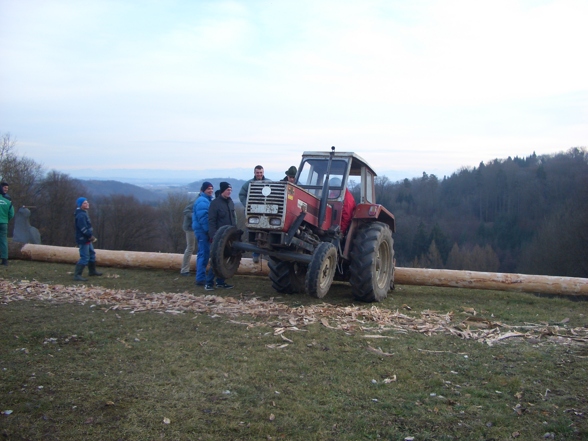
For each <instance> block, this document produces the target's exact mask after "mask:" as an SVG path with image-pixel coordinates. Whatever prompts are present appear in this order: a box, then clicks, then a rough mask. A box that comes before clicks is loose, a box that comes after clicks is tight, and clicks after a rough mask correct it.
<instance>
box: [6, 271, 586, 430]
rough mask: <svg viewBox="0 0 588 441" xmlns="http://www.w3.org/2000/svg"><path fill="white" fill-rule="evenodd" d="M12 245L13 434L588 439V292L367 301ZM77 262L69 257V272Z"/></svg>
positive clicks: (9, 349) (342, 288) (417, 294)
mask: <svg viewBox="0 0 588 441" xmlns="http://www.w3.org/2000/svg"><path fill="white" fill-rule="evenodd" d="M72 270H73V266H72V265H61V264H50V263H40V262H26V261H11V262H10V266H9V267H7V268H2V269H1V271H0V283H1V286H2V291H1V293H0V303H1V304H0V329H1V332H0V411H1V412H2V414H1V415H0V436H1V437H2V438H3V439H8V440H84V439H92V440H155V439H158V440H159V439H163V440H250V439H253V440H282V439H283V440H372V439H386V440H404V439H410V438H411V437H414V440H433V439H434V440H453V439H463V440H508V439H518V440H540V439H557V440H564V439H565V440H576V439H577V440H580V439H588V421H587V419H586V418H587V416H588V393H587V392H588V387H587V386H586V378H587V368H588V346H587V341H588V320H587V316H588V303H587V302H584V301H572V300H570V299H565V298H547V297H538V296H534V295H532V294H520V293H507V292H498V291H475V290H465V289H450V288H432V287H416V286H399V287H397V289H396V290H395V291H393V292H390V293H389V297H388V299H387V300H386V301H385V302H382V303H379V304H376V305H373V304H357V303H354V302H353V299H352V297H351V292H350V288H349V286H348V285H346V284H342V283H341V284H335V285H334V286H333V288H332V289H331V291H330V292H329V294H328V295H327V297H325V299H324V302H323V301H319V300H316V299H311V298H309V297H305V296H299V295H294V296H281V295H278V294H277V293H275V291H273V290H272V289H271V285H270V283H269V281H268V280H267V279H265V278H255V277H236V278H234V279H232V281H231V283H234V284H235V288H234V289H232V290H223V291H219V290H216V291H214V292H213V293H212V294H213V296H208V297H206V294H209V293H208V292H205V291H204V290H203V289H202V287H196V286H194V279H193V278H192V277H189V278H188V277H180V276H179V273H178V272H175V271H174V272H172V271H158V270H139V269H114V268H105V269H102V270H103V271H104V273H105V275H104V276H102V277H99V278H91V280H90V281H89V282H88V283H87V284H85V285H84V284H79V283H74V282H73V281H72V280H71V278H72V274H71V271H72ZM68 272H69V274H68Z"/></svg>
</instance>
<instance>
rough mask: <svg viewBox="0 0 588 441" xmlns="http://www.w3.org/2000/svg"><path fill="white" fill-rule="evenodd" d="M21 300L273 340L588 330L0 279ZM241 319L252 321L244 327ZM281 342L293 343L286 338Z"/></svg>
mask: <svg viewBox="0 0 588 441" xmlns="http://www.w3.org/2000/svg"><path fill="white" fill-rule="evenodd" d="M24 300H40V301H48V302H56V303H79V304H82V305H85V304H88V303H91V304H92V305H97V306H102V307H104V311H105V312H108V311H121V310H125V311H129V312H130V313H131V314H133V313H138V312H144V311H154V312H160V313H170V314H182V313H184V312H192V313H195V314H209V315H211V316H219V315H224V316H228V317H230V321H231V322H233V323H237V324H240V325H246V326H247V327H256V326H272V327H274V328H275V331H274V333H275V335H282V336H283V333H284V332H286V331H287V332H299V331H302V330H303V329H301V328H303V327H305V326H307V325H310V324H314V323H320V324H322V325H323V326H325V327H328V328H331V329H337V330H341V331H345V332H349V333H361V332H366V333H369V334H366V335H364V336H365V337H366V338H374V337H375V336H374V335H373V333H374V332H379V333H386V332H393V333H395V334H406V333H409V332H418V333H421V334H424V335H427V336H432V335H436V334H448V335H454V336H457V337H459V338H462V339H471V340H476V341H479V342H482V343H486V344H488V345H490V346H491V345H494V344H496V343H499V342H502V341H504V340H511V339H517V340H519V339H525V340H528V341H529V342H531V343H538V342H541V341H549V342H553V343H559V344H580V345H585V344H587V343H588V328H586V327H579V328H569V327H566V326H564V325H565V324H564V323H559V324H552V325H547V324H544V323H541V324H536V325H534V324H529V323H525V324H524V325H521V326H511V325H506V324H504V323H500V322H496V321H494V320H489V319H485V318H483V317H480V316H470V317H468V318H467V319H465V320H463V321H454V314H453V312H447V313H439V312H436V311H430V310H424V311H421V312H420V313H418V312H416V311H412V313H413V315H411V316H409V315H406V314H403V313H400V312H398V310H396V311H392V310H390V309H386V308H381V307H378V306H370V307H360V306H335V305H329V304H327V303H322V304H320V305H311V306H299V307H295V308H293V307H290V306H288V305H286V304H283V303H279V302H276V301H275V300H274V299H273V298H271V299H269V300H259V299H257V298H247V299H238V298H234V297H219V296H214V295H202V296H195V295H193V294H190V293H188V292H184V293H167V292H162V293H156V294H146V293H143V292H140V291H137V290H130V289H129V290H115V289H105V288H102V287H95V286H90V287H88V286H84V285H75V286H64V285H48V284H44V283H39V282H37V281H28V280H21V281H20V282H11V281H8V280H5V279H0V302H1V303H2V304H7V303H10V302H16V301H24ZM243 316H248V317H250V318H253V319H256V320H255V321H252V322H245V321H244V318H243ZM237 317H239V318H240V320H239V321H236V320H234V319H235V318H237ZM259 319H262V320H259ZM283 337H285V336H283ZM284 340H286V341H291V340H290V339H287V338H284ZM122 343H124V342H122ZM386 355H388V354H386Z"/></svg>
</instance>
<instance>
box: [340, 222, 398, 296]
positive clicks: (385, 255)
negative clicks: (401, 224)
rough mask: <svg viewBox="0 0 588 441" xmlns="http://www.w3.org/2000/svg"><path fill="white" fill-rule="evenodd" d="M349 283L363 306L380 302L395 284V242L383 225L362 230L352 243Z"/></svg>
mask: <svg viewBox="0 0 588 441" xmlns="http://www.w3.org/2000/svg"><path fill="white" fill-rule="evenodd" d="M349 271H350V273H351V276H350V278H349V283H351V288H352V291H353V296H354V297H355V298H356V299H357V300H360V301H363V302H381V301H382V300H384V299H385V298H386V297H387V296H388V290H390V288H391V287H392V286H393V284H394V241H393V240H392V232H391V231H390V227H388V225H386V224H384V223H382V222H372V223H369V224H366V225H365V226H363V227H362V228H361V229H360V230H359V231H358V233H357V235H356V236H355V239H354V240H353V251H352V252H351V264H350V266H349Z"/></svg>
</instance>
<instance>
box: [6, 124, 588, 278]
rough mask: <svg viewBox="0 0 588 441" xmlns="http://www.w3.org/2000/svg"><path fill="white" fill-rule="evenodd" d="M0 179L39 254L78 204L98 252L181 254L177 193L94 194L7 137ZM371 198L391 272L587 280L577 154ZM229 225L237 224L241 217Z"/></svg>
mask: <svg viewBox="0 0 588 441" xmlns="http://www.w3.org/2000/svg"><path fill="white" fill-rule="evenodd" d="M0 177H1V178H2V180H5V181H7V182H8V183H9V184H10V191H9V193H10V195H11V196H12V200H13V203H14V205H15V208H16V209H18V208H19V207H22V206H28V207H31V208H30V209H31V212H32V215H31V224H32V225H33V226H35V227H37V228H38V229H39V231H40V233H41V238H42V241H43V243H44V244H46V245H57V246H74V245H75V244H74V233H73V231H74V223H73V221H74V215H73V214H74V211H75V200H76V199H77V198H78V197H79V196H85V197H87V198H88V199H89V200H90V217H91V219H92V223H93V225H94V229H95V235H96V236H97V237H98V239H99V242H98V243H97V247H98V248H103V249H112V250H127V251H152V252H171V253H181V252H183V250H184V247H185V235H184V232H183V231H182V228H181V226H182V210H183V208H184V206H185V205H187V204H188V203H189V202H190V200H191V198H193V197H194V196H193V195H192V196H189V195H188V194H187V193H186V192H177V193H169V194H168V195H167V196H166V197H165V198H163V199H162V200H161V201H160V202H159V203H156V204H154V203H153V202H150V203H143V202H141V201H139V200H138V199H137V198H135V197H134V196H131V195H122V194H117V195H104V194H100V193H96V192H94V191H93V189H92V188H91V187H86V186H85V185H84V183H83V182H82V181H78V180H76V179H73V178H71V177H70V176H68V175H67V174H64V173H60V172H57V171H50V172H48V173H47V172H45V171H43V168H42V167H41V166H40V165H39V164H37V163H36V162H35V161H34V160H32V159H30V158H26V157H23V156H18V155H17V154H16V149H15V142H14V140H13V139H11V137H10V135H4V136H2V138H1V145H0ZM376 195H377V200H378V203H381V204H382V205H384V206H385V207H386V208H388V209H389V210H390V211H391V212H392V213H394V215H395V217H396V222H397V231H396V234H395V235H394V242H395V244H394V248H395V252H396V264H397V266H408V267H423V268H444V269H467V270H475V271H490V272H496V271H500V272H519V273H526V274H546V275H560V276H574V277H588V153H587V151H586V149H584V148H574V149H571V150H569V151H567V152H564V153H558V154H554V155H543V156H537V155H535V154H533V155H531V156H529V157H527V158H517V157H515V158H514V159H512V158H508V159H505V160H499V159H495V160H493V161H490V162H488V163H480V165H479V166H478V167H474V168H463V169H461V170H459V171H457V172H456V173H453V174H452V175H451V176H449V177H444V178H443V179H441V180H440V179H438V178H437V177H436V176H435V175H428V174H426V173H423V175H422V177H419V178H414V179H405V180H404V181H399V182H390V181H389V180H388V179H387V178H386V177H378V178H377V180H376ZM235 199H236V198H235ZM238 217H239V224H242V223H243V213H242V210H239V212H238ZM11 224H13V222H11ZM10 227H11V228H12V227H13V225H10Z"/></svg>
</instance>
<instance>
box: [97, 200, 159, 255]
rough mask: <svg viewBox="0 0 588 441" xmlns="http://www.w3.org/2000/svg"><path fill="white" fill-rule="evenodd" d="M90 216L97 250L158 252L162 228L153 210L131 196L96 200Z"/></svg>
mask: <svg viewBox="0 0 588 441" xmlns="http://www.w3.org/2000/svg"><path fill="white" fill-rule="evenodd" d="M94 200H95V203H94V204H93V205H92V204H90V216H91V218H92V223H93V226H95V228H94V233H95V236H97V237H98V244H97V246H98V247H100V248H105V249H110V250H126V251H160V250H158V249H157V247H156V246H154V245H155V244H157V243H159V237H160V236H161V227H160V226H159V219H158V218H157V211H156V209H155V208H153V207H151V206H149V205H147V204H142V203H140V202H139V201H138V200H137V199H136V198H135V197H134V196H126V195H112V196H109V197H104V196H103V197H98V198H95V199H94Z"/></svg>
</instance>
